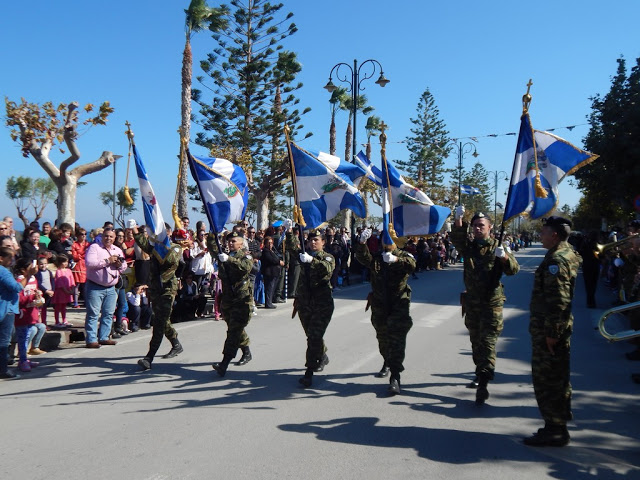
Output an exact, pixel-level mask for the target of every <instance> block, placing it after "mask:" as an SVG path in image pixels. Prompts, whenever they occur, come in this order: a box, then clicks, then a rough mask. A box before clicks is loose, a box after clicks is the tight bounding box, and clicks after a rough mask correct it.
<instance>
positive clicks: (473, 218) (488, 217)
mask: <svg viewBox="0 0 640 480" xmlns="http://www.w3.org/2000/svg"><path fill="white" fill-rule="evenodd" d="M480 218H486V219H487V220H488V221H489V223H491V217H490V216H489V215H485V214H484V213H482V212H476V214H475V215H474V216H473V217H472V218H471V225H473V222H475V221H476V220H478V219H480Z"/></svg>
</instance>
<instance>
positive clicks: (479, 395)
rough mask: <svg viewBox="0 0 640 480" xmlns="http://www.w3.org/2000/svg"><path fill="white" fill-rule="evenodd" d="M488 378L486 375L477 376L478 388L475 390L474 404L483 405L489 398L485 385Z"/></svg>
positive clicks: (487, 382)
mask: <svg viewBox="0 0 640 480" xmlns="http://www.w3.org/2000/svg"><path fill="white" fill-rule="evenodd" d="M488 384H489V379H488V378H486V377H478V389H477V390H476V405H478V406H480V405H484V402H485V401H486V400H487V398H489V390H487V385H488Z"/></svg>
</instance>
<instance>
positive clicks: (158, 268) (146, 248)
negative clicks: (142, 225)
mask: <svg viewBox="0 0 640 480" xmlns="http://www.w3.org/2000/svg"><path fill="white" fill-rule="evenodd" d="M133 238H134V239H135V241H136V243H137V244H138V246H139V247H140V250H142V251H143V252H145V253H147V254H148V255H149V256H150V257H151V261H150V267H149V280H148V281H149V290H150V291H151V293H152V294H156V295H162V294H163V293H171V294H172V295H175V294H176V292H177V291H178V279H177V278H176V270H177V269H178V266H179V265H180V260H181V259H182V247H181V246H180V245H177V244H175V243H172V244H171V248H170V249H169V253H167V255H166V256H165V257H164V259H163V260H160V259H159V258H158V256H157V254H155V253H154V248H153V245H152V244H151V242H149V239H148V238H147V237H146V236H145V235H144V233H138V234H136V235H134V236H133Z"/></svg>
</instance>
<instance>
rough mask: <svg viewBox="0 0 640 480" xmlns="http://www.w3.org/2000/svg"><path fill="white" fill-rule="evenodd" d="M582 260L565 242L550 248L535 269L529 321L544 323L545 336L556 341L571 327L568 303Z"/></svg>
mask: <svg viewBox="0 0 640 480" xmlns="http://www.w3.org/2000/svg"><path fill="white" fill-rule="evenodd" d="M581 262H582V257H580V255H578V253H577V252H576V251H575V250H574V249H573V247H572V246H571V245H569V244H568V243H567V242H560V243H559V244H558V245H557V246H555V247H554V248H552V249H550V250H549V251H548V252H547V254H546V255H545V257H544V260H542V263H541V264H540V266H539V267H538V269H537V270H536V274H535V278H534V281H533V292H532V294H531V304H530V305H529V309H530V311H531V321H536V320H537V321H541V322H544V332H545V336H547V337H550V338H560V337H561V336H562V335H563V334H564V333H565V332H566V331H567V330H568V328H569V327H571V325H572V324H573V315H572V314H571V301H572V299H573V290H574V287H575V283H576V276H577V275H578V269H579V268H580V263H581Z"/></svg>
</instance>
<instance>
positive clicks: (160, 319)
mask: <svg viewBox="0 0 640 480" xmlns="http://www.w3.org/2000/svg"><path fill="white" fill-rule="evenodd" d="M134 239H135V241H136V243H137V244H138V246H139V247H140V250H142V251H143V252H145V253H147V254H149V256H150V257H151V260H150V273H149V278H148V279H147V280H146V281H147V282H148V285H149V289H148V291H147V295H148V297H149V300H150V302H151V309H152V311H153V319H152V325H153V333H152V334H151V341H150V342H149V353H148V354H147V355H146V358H148V359H149V360H153V358H154V357H155V354H156V353H157V351H158V348H160V344H161V343H162V336H163V335H164V336H165V337H167V339H168V340H169V341H170V342H171V344H172V345H173V344H174V342H175V341H176V340H177V338H178V332H176V330H175V328H173V325H172V324H171V320H170V318H171V310H172V309H173V301H174V299H175V296H176V292H177V291H178V279H177V277H176V270H177V268H178V265H179V264H180V259H181V258H182V247H180V246H179V245H176V244H171V248H170V249H169V253H167V255H166V257H165V258H164V260H162V261H160V260H159V259H158V257H157V256H156V255H157V254H155V253H154V248H153V245H152V244H151V243H150V242H149V239H148V238H147V237H145V235H144V233H138V234H136V235H134Z"/></svg>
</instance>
